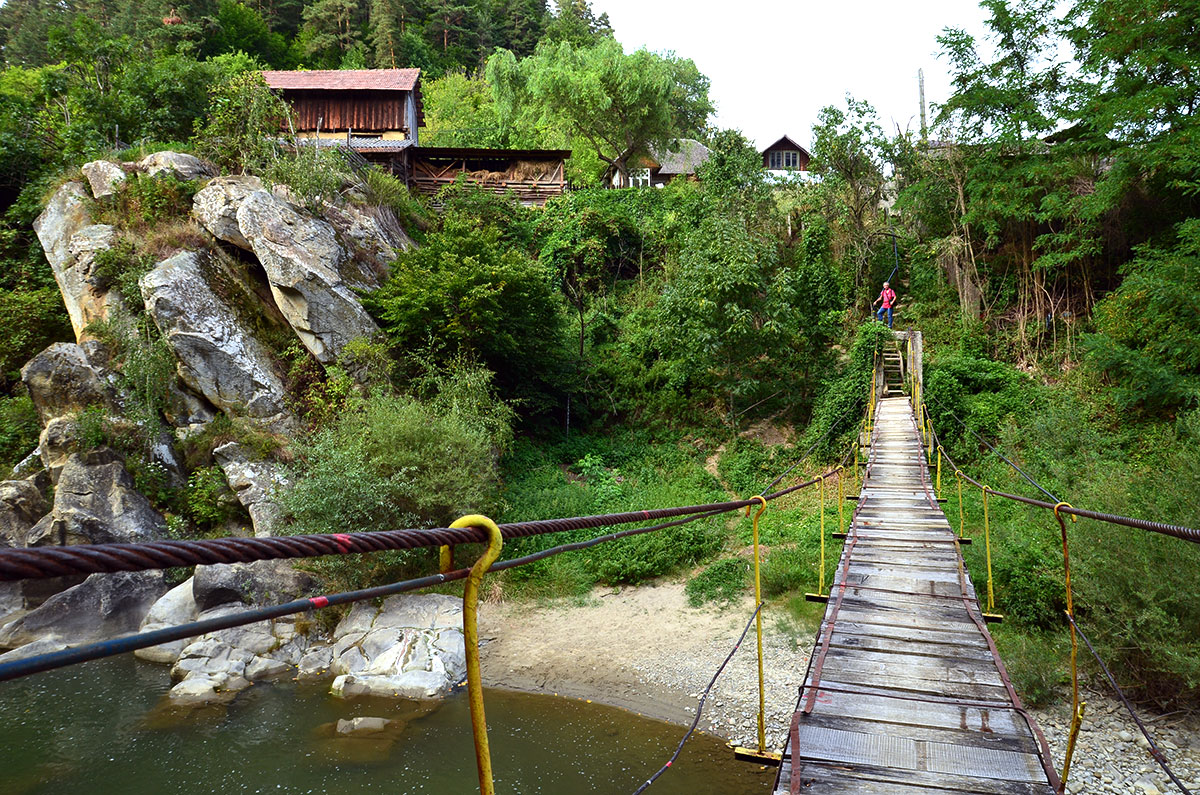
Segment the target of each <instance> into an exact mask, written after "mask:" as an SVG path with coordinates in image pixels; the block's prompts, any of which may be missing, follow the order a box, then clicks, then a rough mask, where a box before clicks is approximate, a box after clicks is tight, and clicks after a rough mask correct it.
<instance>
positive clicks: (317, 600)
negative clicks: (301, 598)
mask: <svg viewBox="0 0 1200 795" xmlns="http://www.w3.org/2000/svg"><path fill="white" fill-rule="evenodd" d="M308 601H310V602H312V606H313V607H328V606H329V599H327V598H326V597H324V596H314V597H313V598H312V599H309V600H308Z"/></svg>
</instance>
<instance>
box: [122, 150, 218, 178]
mask: <svg viewBox="0 0 1200 795" xmlns="http://www.w3.org/2000/svg"><path fill="white" fill-rule="evenodd" d="M137 167H138V170H140V171H143V172H145V173H146V174H149V175H150V176H152V177H153V176H154V175H156V174H161V173H163V172H168V173H170V174H173V175H174V176H175V177H176V178H178V179H183V180H188V179H198V178H200V177H211V176H213V175H214V173H215V172H214V171H213V169H212V167H211V166H209V165H208V164H207V163H205V162H204V161H203V160H201V159H200V158H198V157H193V156H192V155H185V154H183V153H181V152H155V153H154V154H152V155H147V156H146V157H143V158H142V159H141V160H139V161H138V164H137Z"/></svg>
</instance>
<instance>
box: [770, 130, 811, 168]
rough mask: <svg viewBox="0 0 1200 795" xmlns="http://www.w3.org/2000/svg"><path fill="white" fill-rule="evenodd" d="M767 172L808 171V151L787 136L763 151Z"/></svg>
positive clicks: (809, 158) (809, 157)
mask: <svg viewBox="0 0 1200 795" xmlns="http://www.w3.org/2000/svg"><path fill="white" fill-rule="evenodd" d="M762 157H763V168H764V169H766V170H767V171H808V161H809V160H811V159H812V157H811V156H810V155H809V154H808V150H807V149H805V148H804V147H803V146H801V145H800V144H798V143H796V142H795V141H793V140H792V139H791V138H788V137H787V136H786V135H785V136H783V137H782V138H780V139H779V140H778V141H776V142H775V143H773V144H771V145H770V146H768V147H767V148H766V149H764V150H763V151H762Z"/></svg>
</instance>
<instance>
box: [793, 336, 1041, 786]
mask: <svg viewBox="0 0 1200 795" xmlns="http://www.w3.org/2000/svg"><path fill="white" fill-rule="evenodd" d="M896 355H897V356H898V355H899V354H898V353H897V354H896ZM884 364H885V373H886V371H887V368H888V365H889V360H888V356H887V355H886V354H885V362H884ZM902 384H903V378H902V377H901V385H902ZM875 427H876V432H875V438H874V440H873V444H872V447H871V457H870V460H869V463H868V466H867V474H866V478H865V481H864V485H863V489H862V493H861V494H860V495H859V500H858V506H859V509H858V512H857V514H856V516H855V520H854V522H853V524H852V526H851V528H850V529H849V531H848V533H847V538H846V540H845V541H844V547H843V551H842V557H841V561H840V563H839V567H838V572H837V575H836V578H835V580H834V584H833V587H832V588H831V590H830V598H829V603H828V605H827V607H826V611H825V617H824V619H823V621H822V622H821V628H820V631H819V632H818V635H817V644H816V648H815V649H814V651H813V662H812V664H811V665H810V667H809V671H808V674H807V676H806V678H805V683H804V687H803V688H802V689H801V690H800V701H799V704H798V706H797V710H796V713H795V715H794V717H793V720H792V728H791V733H790V737H789V741H788V745H787V748H786V750H785V752H784V758H783V762H782V765H781V767H780V774H779V779H778V780H777V782H776V792H777V793H864V794H867V795H869V794H871V793H888V794H889V795H916V794H917V793H930V792H937V793H941V794H942V795H946V794H947V793H1030V795H1035V794H1036V795H1051V793H1053V792H1054V791H1055V790H1054V786H1055V785H1056V784H1057V777H1056V775H1055V774H1054V772H1053V768H1052V766H1051V765H1050V764H1049V751H1048V749H1047V748H1046V747H1045V743H1044V741H1043V740H1042V739H1041V735H1040V732H1038V731H1037V730H1036V727H1035V726H1034V724H1033V723H1032V720H1031V719H1028V720H1027V719H1026V717H1025V713H1024V711H1023V709H1022V707H1021V705H1020V701H1019V699H1017V697H1016V694H1015V693H1014V692H1013V690H1012V688H1011V686H1010V685H1009V684H1008V681H1007V674H1006V672H1005V671H1004V668H1003V664H1002V663H1001V662H1000V660H998V659H997V657H996V656H995V647H994V646H993V645H992V643H991V638H990V636H989V635H988V633H987V629H986V627H985V624H984V619H983V615H982V612H981V610H980V607H979V604H978V602H977V600H976V597H975V589H974V587H973V586H972V585H971V581H970V577H969V576H968V575H967V573H966V570H965V568H964V567H963V566H962V563H961V558H960V555H959V551H958V548H957V546H956V545H955V543H954V534H953V531H952V530H951V528H950V525H949V523H948V522H947V521H946V517H945V515H943V513H942V511H941V510H940V509H939V508H938V506H937V503H936V501H935V500H934V496H933V494H932V486H931V485H930V484H929V480H928V472H927V469H926V466H927V464H926V462H925V458H924V451H923V448H922V446H921V442H920V439H919V437H918V435H917V429H916V422H915V419H914V418H913V415H912V408H911V406H910V405H909V402H908V400H907V398H885V399H884V400H882V401H880V403H879V406H878V413H877V414H876V422H875Z"/></svg>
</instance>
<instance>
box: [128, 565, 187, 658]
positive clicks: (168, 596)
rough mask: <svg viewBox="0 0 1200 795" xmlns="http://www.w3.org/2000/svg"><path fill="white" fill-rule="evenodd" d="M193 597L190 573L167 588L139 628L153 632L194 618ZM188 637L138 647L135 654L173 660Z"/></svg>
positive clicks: (135, 655)
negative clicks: (141, 647)
mask: <svg viewBox="0 0 1200 795" xmlns="http://www.w3.org/2000/svg"><path fill="white" fill-rule="evenodd" d="M197 612H198V611H197V609H196V600H195V599H194V598H193V597H192V579H191V578H190V577H189V578H188V579H187V580H186V581H184V582H183V583H181V584H179V585H176V586H175V587H174V588H172V589H171V590H169V591H167V592H166V593H165V594H164V595H163V596H162V597H161V598H160V599H159V600H158V601H157V602H155V603H154V604H153V605H152V606H151V607H150V610H149V612H148V613H146V617H145V618H144V619H142V625H141V627H140V629H139V630H138V631H139V632H154V631H155V630H159V629H167V628H168V627H177V626H179V625H180V624H187V623H189V622H191V621H195V620H196V613H197ZM189 643H191V640H190V639H184V640H174V641H170V642H168V643H160V644H159V645H157V646H149V647H147V648H145V649H138V650H137V651H135V652H134V653H133V656H134V657H138V658H140V659H143V660H146V661H148V662H156V663H167V664H170V663H173V662H175V661H176V660H178V659H179V655H180V653H182V652H183V649H184V647H185V646H187V645H188V644H189Z"/></svg>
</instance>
